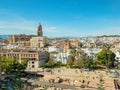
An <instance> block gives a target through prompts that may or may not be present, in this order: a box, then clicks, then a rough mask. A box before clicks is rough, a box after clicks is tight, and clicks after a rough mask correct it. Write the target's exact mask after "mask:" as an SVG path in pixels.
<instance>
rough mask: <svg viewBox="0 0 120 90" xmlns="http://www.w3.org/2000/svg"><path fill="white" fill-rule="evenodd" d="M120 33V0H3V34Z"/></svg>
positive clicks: (0, 2)
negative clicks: (40, 27) (38, 29)
mask: <svg viewBox="0 0 120 90" xmlns="http://www.w3.org/2000/svg"><path fill="white" fill-rule="evenodd" d="M39 22H40V23H41V24H42V26H43V32H44V35H45V36H48V37H61V36H77V37H81V36H97V35H115V34H118V35H120V0H0V34H20V33H22V34H36V31H37V26H38V24H39Z"/></svg>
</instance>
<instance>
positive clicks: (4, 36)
mask: <svg viewBox="0 0 120 90" xmlns="http://www.w3.org/2000/svg"><path fill="white" fill-rule="evenodd" d="M9 36H10V35H0V38H3V39H8V38H9Z"/></svg>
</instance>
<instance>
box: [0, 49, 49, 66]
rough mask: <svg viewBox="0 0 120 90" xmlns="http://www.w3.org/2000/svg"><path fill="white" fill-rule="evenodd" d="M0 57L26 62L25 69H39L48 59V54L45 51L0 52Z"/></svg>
mask: <svg viewBox="0 0 120 90" xmlns="http://www.w3.org/2000/svg"><path fill="white" fill-rule="evenodd" d="M0 56H5V57H6V58H9V57H10V58H15V59H16V60H18V61H19V62H21V61H22V60H28V66H27V68H39V67H41V66H42V65H43V64H44V63H45V61H46V60H48V58H49V54H48V53H47V52H45V51H35V50H18V49H17V50H0Z"/></svg>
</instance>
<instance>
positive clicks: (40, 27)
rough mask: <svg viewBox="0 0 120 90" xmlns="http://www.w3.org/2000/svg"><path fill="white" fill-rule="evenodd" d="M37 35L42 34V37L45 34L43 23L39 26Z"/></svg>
mask: <svg viewBox="0 0 120 90" xmlns="http://www.w3.org/2000/svg"><path fill="white" fill-rule="evenodd" d="M37 35H38V36H40V37H42V36H43V32H42V25H41V24H39V26H38V31H37Z"/></svg>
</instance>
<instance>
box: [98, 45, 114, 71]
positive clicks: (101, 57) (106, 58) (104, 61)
mask: <svg viewBox="0 0 120 90" xmlns="http://www.w3.org/2000/svg"><path fill="white" fill-rule="evenodd" d="M114 61H115V54H114V53H113V52H112V51H111V50H110V47H109V46H108V45H106V46H104V47H103V49H102V51H101V52H99V53H98V55H97V62H98V64H100V65H103V66H106V67H107V69H109V68H112V67H114Z"/></svg>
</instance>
